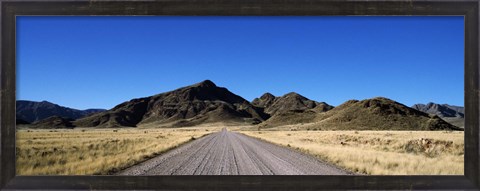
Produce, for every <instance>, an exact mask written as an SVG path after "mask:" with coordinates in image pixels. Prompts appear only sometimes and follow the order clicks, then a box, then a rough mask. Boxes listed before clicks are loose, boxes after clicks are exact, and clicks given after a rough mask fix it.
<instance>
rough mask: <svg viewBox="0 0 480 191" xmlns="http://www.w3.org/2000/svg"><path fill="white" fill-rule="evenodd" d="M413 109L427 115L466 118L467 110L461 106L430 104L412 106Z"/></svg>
mask: <svg viewBox="0 0 480 191" xmlns="http://www.w3.org/2000/svg"><path fill="white" fill-rule="evenodd" d="M412 108H414V109H416V110H419V111H423V112H425V113H429V114H435V115H438V116H439V117H460V118H464V117H465V109H464V108H463V107H460V106H454V105H448V104H437V103H432V102H430V103H427V104H415V105H413V106H412Z"/></svg>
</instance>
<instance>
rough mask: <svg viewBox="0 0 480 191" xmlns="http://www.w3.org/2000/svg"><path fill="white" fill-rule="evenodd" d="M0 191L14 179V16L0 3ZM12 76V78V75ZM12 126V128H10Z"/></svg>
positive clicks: (8, 7)
mask: <svg viewBox="0 0 480 191" xmlns="http://www.w3.org/2000/svg"><path fill="white" fill-rule="evenodd" d="M0 6H1V9H0V10H1V14H0V17H1V20H0V21H1V29H2V30H0V31H1V41H0V42H1V43H0V52H1V53H0V56H1V65H0V80H1V82H0V189H1V188H5V187H6V186H7V184H8V183H9V182H11V181H12V180H13V178H14V177H15V50H14V49H11V48H8V47H14V46H15V29H14V28H15V13H14V6H11V5H10V2H6V1H0ZM12 74H13V75H12ZM12 124H13V126H12Z"/></svg>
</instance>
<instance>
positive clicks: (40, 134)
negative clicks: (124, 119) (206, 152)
mask: <svg viewBox="0 0 480 191" xmlns="http://www.w3.org/2000/svg"><path fill="white" fill-rule="evenodd" d="M217 129H219V128H188V129H187V128H177V129H141V128H137V129H135V128H128V129H74V130H66V129H63V130H27V129H24V130H18V132H17V146H16V150H17V151H16V152H17V165H16V168H17V174H18V175H93V174H111V173H114V172H116V171H118V170H120V169H123V168H126V167H129V166H131V165H134V164H137V163H139V162H141V161H144V160H146V159H149V158H151V157H154V156H156V155H158V154H160V153H162V152H165V151H167V150H169V149H172V148H175V147H176V146H178V145H180V144H182V143H185V142H188V141H190V140H193V139H195V138H198V137H200V136H203V135H205V134H209V133H211V132H213V131H215V130H217ZM192 137H193V138H192Z"/></svg>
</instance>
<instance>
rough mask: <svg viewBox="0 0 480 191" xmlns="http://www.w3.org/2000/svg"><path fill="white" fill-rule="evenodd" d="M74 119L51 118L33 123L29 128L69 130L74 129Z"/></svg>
mask: <svg viewBox="0 0 480 191" xmlns="http://www.w3.org/2000/svg"><path fill="white" fill-rule="evenodd" d="M72 121H73V119H69V118H64V117H59V116H51V117H48V118H45V119H42V120H39V121H36V122H34V123H32V124H31V125H30V126H29V127H30V128H41V129H65V128H67V129H69V128H74V127H75V126H74V125H73V124H72Z"/></svg>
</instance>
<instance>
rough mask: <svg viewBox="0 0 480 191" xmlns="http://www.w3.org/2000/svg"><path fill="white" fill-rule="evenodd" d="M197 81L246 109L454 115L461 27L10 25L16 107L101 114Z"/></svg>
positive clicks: (403, 23) (88, 20)
mask: <svg viewBox="0 0 480 191" xmlns="http://www.w3.org/2000/svg"><path fill="white" fill-rule="evenodd" d="M205 79H210V80H212V81H213V82H215V83H216V84H217V85H218V86H222V87H227V88H228V89H229V90H230V91H232V92H233V93H236V94H237V95H240V96H242V97H244V98H245V99H247V100H250V101H251V100H253V99H254V98H255V97H259V96H261V95H262V94H263V93H265V92H270V93H272V94H274V95H276V96H281V95H283V94H286V93H289V92H297V93H300V94H302V95H304V96H305V97H307V98H310V99H313V100H316V101H325V102H327V103H329V104H331V105H335V106H336V105H339V104H341V103H343V102H345V101H347V100H350V99H360V100H361V99H367V98H372V97H377V96H383V97H388V98H390V99H393V100H396V101H398V102H401V103H403V104H406V105H408V106H410V105H412V104H415V103H426V102H437V103H448V104H452V105H460V106H463V100H464V91H463V89H464V23H463V17H438V16H430V17H412V16H410V17H407V16H406V17H396V16H394V17H377V16H375V17H372V16H355V17H354V16H350V17H346V16H338V17H320V16H319V17H173V16H162V17H152V16H150V17H140V16H135V17H134V16H131V17H118V16H116V17H107V16H103V17H94V16H86V17H79V16H73V17H72V16H70V17H56V16H48V17H44V16H42V17H40V16H21V17H17V99H22V100H33V101H42V100H47V101H50V102H54V103H57V104H60V105H63V106H67V107H72V108H77V109H87V108H105V109H110V108H112V107H114V106H115V105H117V104H119V103H121V102H124V101H128V100H130V99H133V98H138V97H146V96H150V95H154V94H157V93H162V92H166V91H170V90H173V89H176V88H179V87H182V86H186V85H190V84H193V83H197V82H200V81H202V80H205Z"/></svg>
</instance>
